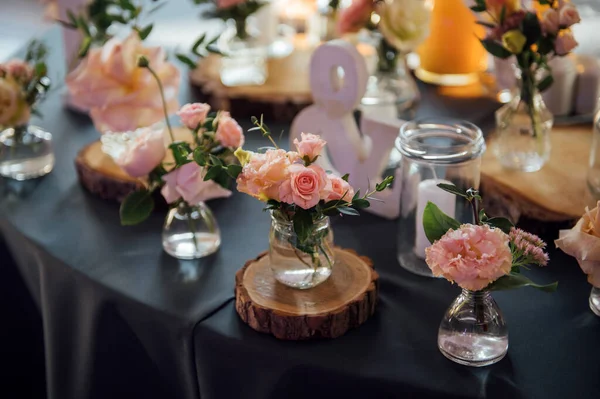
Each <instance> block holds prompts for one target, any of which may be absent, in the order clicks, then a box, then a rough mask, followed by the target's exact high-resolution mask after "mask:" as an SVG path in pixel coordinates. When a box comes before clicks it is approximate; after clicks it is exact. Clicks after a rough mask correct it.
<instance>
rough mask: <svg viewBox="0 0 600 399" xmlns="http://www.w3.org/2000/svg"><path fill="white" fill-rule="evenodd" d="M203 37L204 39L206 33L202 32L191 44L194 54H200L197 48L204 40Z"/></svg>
mask: <svg viewBox="0 0 600 399" xmlns="http://www.w3.org/2000/svg"><path fill="white" fill-rule="evenodd" d="M204 39H206V33H204V34H202V36H200V37H199V38H198V40H196V41H195V42H194V45H193V46H192V52H193V53H194V54H196V55H200V54H198V48H199V47H200V46H201V45H202V43H203V42H204Z"/></svg>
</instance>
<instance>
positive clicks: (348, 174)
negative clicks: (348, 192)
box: [342, 173, 350, 182]
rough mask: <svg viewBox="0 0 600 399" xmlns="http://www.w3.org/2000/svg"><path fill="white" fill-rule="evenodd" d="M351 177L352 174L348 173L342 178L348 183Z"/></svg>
mask: <svg viewBox="0 0 600 399" xmlns="http://www.w3.org/2000/svg"><path fill="white" fill-rule="evenodd" d="M349 177H350V173H346V174H345V175H344V176H342V180H343V181H345V182H347V181H348V178H349Z"/></svg>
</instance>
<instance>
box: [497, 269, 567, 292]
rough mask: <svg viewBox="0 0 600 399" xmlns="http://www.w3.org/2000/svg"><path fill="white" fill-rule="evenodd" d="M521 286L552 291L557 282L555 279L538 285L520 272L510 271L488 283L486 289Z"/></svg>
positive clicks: (499, 289)
mask: <svg viewBox="0 0 600 399" xmlns="http://www.w3.org/2000/svg"><path fill="white" fill-rule="evenodd" d="M521 287H533V288H537V289H538V290H541V291H544V292H554V291H556V288H557V287H558V282H557V281H556V282H554V283H552V284H546V285H540V284H536V283H534V282H533V281H531V280H530V279H528V278H527V277H525V276H524V275H522V274H516V273H513V272H511V273H510V274H507V275H506V276H502V277H500V278H499V279H498V280H496V281H494V282H493V283H491V284H490V285H488V286H487V289H489V290H491V291H502V290H512V289H515V288H521Z"/></svg>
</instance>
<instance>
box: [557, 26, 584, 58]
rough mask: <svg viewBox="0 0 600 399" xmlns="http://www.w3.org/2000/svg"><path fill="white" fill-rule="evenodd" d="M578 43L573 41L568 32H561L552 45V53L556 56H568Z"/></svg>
mask: <svg viewBox="0 0 600 399" xmlns="http://www.w3.org/2000/svg"><path fill="white" fill-rule="evenodd" d="M578 44H579V43H577V40H575V37H574V36H573V34H571V33H569V32H565V31H563V32H561V33H560V35H559V36H558V37H557V38H556V42H555V43H554V51H555V52H556V55H560V56H564V55H567V54H569V53H570V52H571V51H573V49H574V48H575V47H577V45H578Z"/></svg>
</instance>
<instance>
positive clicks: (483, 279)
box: [425, 224, 512, 291]
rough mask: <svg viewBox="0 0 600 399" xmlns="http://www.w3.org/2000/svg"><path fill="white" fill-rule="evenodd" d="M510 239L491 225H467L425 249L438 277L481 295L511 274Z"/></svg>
mask: <svg viewBox="0 0 600 399" xmlns="http://www.w3.org/2000/svg"><path fill="white" fill-rule="evenodd" d="M508 242H509V237H508V235H507V234H506V233H504V232H502V230H500V229H494V228H490V226H488V225H483V226H477V225H472V224H464V225H462V226H460V228H458V229H457V230H452V229H450V230H448V232H447V233H446V234H445V235H444V236H443V237H442V238H440V239H439V240H438V241H436V242H435V243H434V244H433V245H432V246H431V247H429V248H426V249H425V255H426V258H425V259H426V262H427V264H428V265H429V267H430V268H431V271H432V272H433V275H434V276H437V277H440V276H443V277H444V278H446V279H447V280H448V281H452V282H455V283H457V284H458V285H459V286H460V287H461V288H464V289H467V290H471V291H479V290H482V289H484V288H485V287H487V286H488V285H489V284H490V283H492V282H494V281H496V280H497V279H499V278H500V277H502V276H504V275H507V274H509V273H510V269H511V267H512V252H511V250H510V248H509V246H508Z"/></svg>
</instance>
